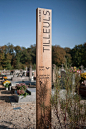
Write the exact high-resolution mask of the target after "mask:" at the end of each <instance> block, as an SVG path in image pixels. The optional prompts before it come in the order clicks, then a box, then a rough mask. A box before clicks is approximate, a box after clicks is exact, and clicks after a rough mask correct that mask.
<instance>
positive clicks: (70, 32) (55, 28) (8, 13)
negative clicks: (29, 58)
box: [0, 0, 86, 48]
mask: <svg viewBox="0 0 86 129" xmlns="http://www.w3.org/2000/svg"><path fill="white" fill-rule="evenodd" d="M37 8H46V9H51V10H52V45H59V46H61V47H63V48H64V47H69V48H73V47H75V45H79V44H84V43H85V42H86V0H0V46H3V45H7V44H8V43H10V44H13V45H14V46H17V45H18V46H20V47H25V48H28V47H30V46H31V45H34V44H36V9H37Z"/></svg>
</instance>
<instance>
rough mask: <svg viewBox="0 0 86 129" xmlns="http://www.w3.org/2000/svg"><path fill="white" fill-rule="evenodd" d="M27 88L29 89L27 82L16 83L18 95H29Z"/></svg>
mask: <svg viewBox="0 0 86 129" xmlns="http://www.w3.org/2000/svg"><path fill="white" fill-rule="evenodd" d="M26 89H27V86H26V84H25V83H20V84H17V85H16V90H17V93H18V95H24V96H26V95H27V94H26V92H25V91H26Z"/></svg>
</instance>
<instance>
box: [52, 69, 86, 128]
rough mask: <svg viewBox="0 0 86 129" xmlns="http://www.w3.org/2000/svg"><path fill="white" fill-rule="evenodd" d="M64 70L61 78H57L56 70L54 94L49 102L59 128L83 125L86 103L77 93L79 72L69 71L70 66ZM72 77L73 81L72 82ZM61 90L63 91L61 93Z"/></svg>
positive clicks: (85, 119)
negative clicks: (64, 73) (64, 72)
mask: <svg viewBox="0 0 86 129" xmlns="http://www.w3.org/2000/svg"><path fill="white" fill-rule="evenodd" d="M56 71H58V69H56ZM65 71H66V76H65V77H62V78H59V75H58V72H56V80H55V83H54V92H55V94H54V95H52V98H51V104H52V107H53V109H54V113H55V115H56V117H57V119H58V122H59V125H60V128H62V129H63V128H65V129H67V128H69V129H75V128H79V127H82V125H83V126H84V124H85V122H86V103H85V102H83V101H82V100H81V97H80V95H79V86H80V77H79V74H78V73H76V74H74V72H71V73H70V71H71V68H66V70H65ZM74 76H75V79H74V78H73V77H74ZM73 79H74V80H75V83H73ZM62 82H63V83H62ZM62 91H64V92H63V93H62ZM62 94H63V97H62ZM56 128H57V127H56Z"/></svg>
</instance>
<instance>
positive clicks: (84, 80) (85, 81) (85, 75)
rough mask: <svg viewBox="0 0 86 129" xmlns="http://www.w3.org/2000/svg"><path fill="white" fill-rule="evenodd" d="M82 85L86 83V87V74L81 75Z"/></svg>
mask: <svg viewBox="0 0 86 129" xmlns="http://www.w3.org/2000/svg"><path fill="white" fill-rule="evenodd" d="M80 83H82V84H83V83H84V84H85V85H86V72H85V73H81V78H80Z"/></svg>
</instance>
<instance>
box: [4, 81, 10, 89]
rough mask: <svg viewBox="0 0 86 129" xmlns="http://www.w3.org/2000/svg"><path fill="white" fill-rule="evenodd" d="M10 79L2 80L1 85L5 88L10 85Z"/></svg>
mask: <svg viewBox="0 0 86 129" xmlns="http://www.w3.org/2000/svg"><path fill="white" fill-rule="evenodd" d="M10 84H11V83H10V81H8V80H6V81H4V82H3V85H4V86H5V87H6V88H7V87H9V86H10Z"/></svg>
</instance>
